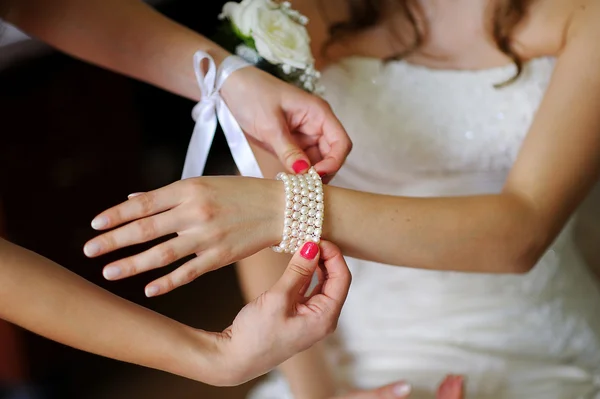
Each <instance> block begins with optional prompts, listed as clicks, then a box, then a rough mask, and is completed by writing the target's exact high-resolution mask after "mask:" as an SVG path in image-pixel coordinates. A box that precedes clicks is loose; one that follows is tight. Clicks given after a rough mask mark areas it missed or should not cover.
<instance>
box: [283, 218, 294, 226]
mask: <svg viewBox="0 0 600 399" xmlns="http://www.w3.org/2000/svg"><path fill="white" fill-rule="evenodd" d="M292 222H293V220H292V219H291V218H285V220H284V221H283V225H284V226H285V227H287V226H291V225H292Z"/></svg>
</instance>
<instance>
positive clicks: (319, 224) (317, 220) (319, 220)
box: [315, 219, 323, 227]
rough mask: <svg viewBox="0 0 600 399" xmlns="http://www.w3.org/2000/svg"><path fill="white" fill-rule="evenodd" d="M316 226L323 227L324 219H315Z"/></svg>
mask: <svg viewBox="0 0 600 399" xmlns="http://www.w3.org/2000/svg"><path fill="white" fill-rule="evenodd" d="M315 227H323V220H322V219H315Z"/></svg>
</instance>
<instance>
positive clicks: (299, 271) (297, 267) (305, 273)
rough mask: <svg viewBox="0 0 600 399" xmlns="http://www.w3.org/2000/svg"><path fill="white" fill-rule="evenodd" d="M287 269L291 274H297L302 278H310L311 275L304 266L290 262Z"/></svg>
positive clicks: (309, 270)
mask: <svg viewBox="0 0 600 399" xmlns="http://www.w3.org/2000/svg"><path fill="white" fill-rule="evenodd" d="M288 267H289V268H290V270H291V271H292V272H294V273H297V274H299V275H301V276H302V277H311V276H312V274H313V271H312V270H311V269H309V268H308V267H306V266H303V265H299V264H297V263H292V262H290V265H289V266H288Z"/></svg>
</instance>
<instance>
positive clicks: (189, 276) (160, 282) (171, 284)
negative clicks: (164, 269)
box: [145, 251, 218, 297]
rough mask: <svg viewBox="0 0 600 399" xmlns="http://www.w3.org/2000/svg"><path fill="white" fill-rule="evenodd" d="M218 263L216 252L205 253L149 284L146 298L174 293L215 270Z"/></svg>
mask: <svg viewBox="0 0 600 399" xmlns="http://www.w3.org/2000/svg"><path fill="white" fill-rule="evenodd" d="M217 262H218V257H217V256H216V254H215V253H214V251H213V252H211V251H205V252H203V253H201V254H199V255H198V256H197V257H196V258H194V259H192V260H190V261H189V262H186V263H184V264H183V265H181V266H180V267H178V268H177V269H176V270H174V271H172V272H171V273H169V274H167V275H166V276H163V277H161V278H159V279H157V280H154V281H153V282H151V283H150V284H148V285H147V286H146V290H145V292H146V296H147V297H153V296H157V295H162V294H166V293H167V292H170V291H173V290H174V289H175V288H178V287H181V286H182V285H185V284H187V283H191V282H192V281H194V280H195V279H197V278H198V277H200V276H201V275H203V274H204V273H207V272H209V271H211V270H213V268H214V265H215V264H216V263H217Z"/></svg>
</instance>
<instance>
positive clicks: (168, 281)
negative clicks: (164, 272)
mask: <svg viewBox="0 0 600 399" xmlns="http://www.w3.org/2000/svg"><path fill="white" fill-rule="evenodd" d="M161 285H162V286H163V287H164V292H169V291H173V290H174V289H175V288H176V287H177V285H176V284H175V282H174V281H173V277H172V276H168V277H167V278H165V279H164V281H163V282H162V284H161Z"/></svg>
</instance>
